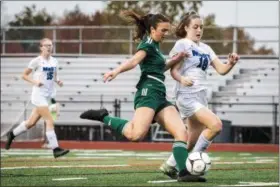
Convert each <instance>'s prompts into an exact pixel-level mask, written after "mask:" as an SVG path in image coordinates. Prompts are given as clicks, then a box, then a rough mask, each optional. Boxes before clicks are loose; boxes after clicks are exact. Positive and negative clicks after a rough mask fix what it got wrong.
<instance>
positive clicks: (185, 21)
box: [175, 11, 200, 38]
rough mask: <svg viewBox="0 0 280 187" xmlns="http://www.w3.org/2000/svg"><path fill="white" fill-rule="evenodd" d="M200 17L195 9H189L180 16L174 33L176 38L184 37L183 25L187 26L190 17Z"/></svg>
mask: <svg viewBox="0 0 280 187" xmlns="http://www.w3.org/2000/svg"><path fill="white" fill-rule="evenodd" d="M196 18H200V16H199V15H198V14H197V13H196V12H195V11H190V12H188V13H186V14H185V15H183V16H182V17H181V21H180V23H179V25H178V26H177V27H176V31H175V35H176V36H177V37H178V38H184V37H186V35H187V31H186V30H185V26H189V25H190V22H191V20H192V19H196Z"/></svg>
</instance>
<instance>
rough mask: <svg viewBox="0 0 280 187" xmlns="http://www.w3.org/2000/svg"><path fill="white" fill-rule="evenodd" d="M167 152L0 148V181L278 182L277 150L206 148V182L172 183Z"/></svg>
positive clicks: (135, 183) (72, 183)
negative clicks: (166, 171) (56, 154)
mask: <svg viewBox="0 0 280 187" xmlns="http://www.w3.org/2000/svg"><path fill="white" fill-rule="evenodd" d="M168 156H169V153H168V152H151V151H141V152H140V151H137V152H134V151H122V150H71V153H70V154H68V155H67V156H65V157H62V158H58V159H54V158H53V157H52V151H51V150H45V149H11V150H9V151H6V150H4V149H1V186H205V187H206V186H207V187H210V186H279V159H278V157H279V154H277V153H238V152H211V153H209V156H210V157H211V159H212V167H211V169H210V171H209V172H208V173H207V175H206V178H207V179H208V181H207V182H206V183H178V182H176V181H175V180H172V179H169V178H168V177H167V176H165V175H163V174H162V173H160V172H159V170H158V168H159V166H160V164H161V163H162V162H163V161H164V160H165V159H166V158H167V157H168Z"/></svg>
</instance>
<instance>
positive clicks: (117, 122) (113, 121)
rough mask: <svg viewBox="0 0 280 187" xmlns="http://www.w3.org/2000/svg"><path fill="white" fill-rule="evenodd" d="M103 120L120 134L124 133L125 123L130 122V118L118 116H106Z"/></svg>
mask: <svg viewBox="0 0 280 187" xmlns="http://www.w3.org/2000/svg"><path fill="white" fill-rule="evenodd" d="M103 122H104V123H105V124H106V125H108V126H110V127H111V128H112V129H114V130H116V131H117V132H118V133H119V134H122V130H123V128H124V126H125V124H127V123H128V120H124V119H121V118H117V117H111V116H105V117H104V119H103Z"/></svg>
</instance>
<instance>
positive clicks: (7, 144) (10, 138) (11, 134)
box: [5, 131, 15, 150]
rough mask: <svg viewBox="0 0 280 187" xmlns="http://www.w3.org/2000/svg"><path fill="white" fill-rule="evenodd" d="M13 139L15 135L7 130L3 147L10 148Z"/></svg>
mask: <svg viewBox="0 0 280 187" xmlns="http://www.w3.org/2000/svg"><path fill="white" fill-rule="evenodd" d="M13 139H15V135H14V133H13V131H10V132H8V134H7V142H6V146H5V149H7V150H8V149H10V147H11V144H12V142H13Z"/></svg>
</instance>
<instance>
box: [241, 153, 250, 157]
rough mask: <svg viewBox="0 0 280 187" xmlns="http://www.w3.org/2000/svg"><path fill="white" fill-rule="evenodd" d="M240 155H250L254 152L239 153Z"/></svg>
mask: <svg viewBox="0 0 280 187" xmlns="http://www.w3.org/2000/svg"><path fill="white" fill-rule="evenodd" d="M238 155H240V156H250V155H252V154H251V153H239V154H238Z"/></svg>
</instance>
